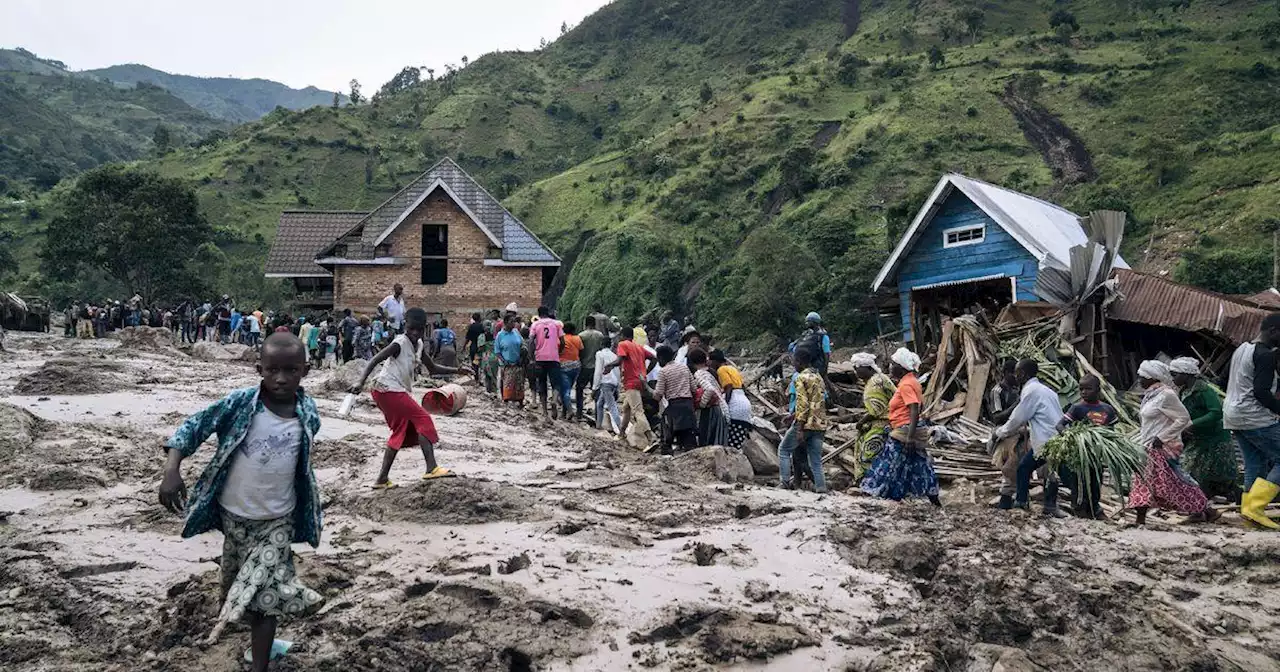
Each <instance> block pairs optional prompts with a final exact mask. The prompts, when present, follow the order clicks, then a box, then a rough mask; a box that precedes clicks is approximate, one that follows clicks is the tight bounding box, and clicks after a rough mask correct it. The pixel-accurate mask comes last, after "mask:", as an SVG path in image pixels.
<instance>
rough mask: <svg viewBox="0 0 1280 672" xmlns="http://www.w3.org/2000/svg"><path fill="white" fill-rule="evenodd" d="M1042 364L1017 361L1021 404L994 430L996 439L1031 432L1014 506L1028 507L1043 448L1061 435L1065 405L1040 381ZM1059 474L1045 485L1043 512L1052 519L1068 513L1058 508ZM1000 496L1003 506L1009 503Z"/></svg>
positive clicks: (1047, 480) (1004, 507) (1051, 477)
mask: <svg viewBox="0 0 1280 672" xmlns="http://www.w3.org/2000/svg"><path fill="white" fill-rule="evenodd" d="M1039 373H1040V365H1039V364H1036V362H1035V361H1034V360H1030V359H1024V360H1022V361H1021V362H1018V368H1017V378H1018V382H1020V383H1022V394H1021V396H1020V397H1019V399H1018V405H1017V406H1016V407H1015V408H1014V409H1013V414H1012V415H1011V416H1009V420H1008V421H1007V422H1005V423H1004V425H1002V426H1001V427H1000V428H999V429H997V430H996V431H995V434H994V438H995V439H996V440H1001V439H1004V438H1006V437H1009V436H1013V434H1014V433H1016V432H1018V431H1019V430H1021V429H1022V428H1023V427H1026V428H1028V429H1029V430H1030V432H1031V441H1030V443H1031V450H1030V451H1028V452H1027V454H1026V455H1025V456H1023V458H1022V461H1021V462H1019V463H1018V477H1017V490H1016V495H1015V497H1014V501H1013V502H1012V506H1013V507H1017V508H1020V509H1029V508H1030V505H1029V504H1028V503H1027V499H1028V496H1029V493H1030V490H1031V474H1032V473H1033V472H1035V470H1036V469H1039V468H1040V467H1043V466H1044V465H1045V463H1046V462H1045V460H1043V459H1041V458H1040V449H1041V448H1042V447H1044V444H1045V443H1047V442H1048V441H1049V439H1052V438H1053V437H1055V436H1057V435H1058V423H1059V422H1060V421H1061V420H1062V406H1061V405H1060V403H1059V401H1058V393H1057V392H1054V391H1053V390H1051V389H1049V387H1048V386H1046V385H1045V384H1044V383H1042V382H1040V380H1039V379H1038V378H1036V376H1037V375H1039ZM1058 485H1059V483H1058V477H1057V474H1053V473H1050V474H1049V475H1048V477H1047V478H1046V479H1045V486H1044V515H1046V516H1049V517H1052V518H1065V517H1066V515H1067V514H1065V513H1063V512H1062V510H1061V509H1059V508H1058ZM1007 497H1008V496H1007V495H1004V496H1002V497H1001V502H1000V508H1003V509H1007V508H1010V505H1009V503H1008V502H1007V501H1005V500H1006V498H1007Z"/></svg>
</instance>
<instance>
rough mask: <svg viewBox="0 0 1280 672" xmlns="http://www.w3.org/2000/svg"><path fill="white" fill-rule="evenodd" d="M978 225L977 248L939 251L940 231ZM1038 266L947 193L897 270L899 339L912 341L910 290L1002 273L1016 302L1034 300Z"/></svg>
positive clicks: (959, 197)
mask: <svg viewBox="0 0 1280 672" xmlns="http://www.w3.org/2000/svg"><path fill="white" fill-rule="evenodd" d="M978 224H985V225H986V227H987V233H986V239H985V240H983V241H982V242H981V243H977V244H975V245H961V246H959V247H949V248H946V247H943V246H942V241H943V236H942V232H943V231H945V230H947V229H951V228H955V227H961V226H976V225H978ZM1038 267H1039V264H1038V263H1037V262H1036V258H1035V256H1034V255H1032V254H1031V253H1030V252H1028V251H1027V248H1025V247H1023V246H1022V244H1021V243H1019V242H1018V241H1016V240H1014V239H1013V236H1010V235H1009V233H1008V232H1007V231H1005V230H1004V229H1003V228H1002V227H1001V226H1000V225H999V224H996V222H995V220H993V219H991V217H989V216H988V215H987V214H986V213H985V212H983V211H982V209H981V208H979V207H978V206H977V205H975V204H974V203H973V201H970V200H969V197H967V196H965V195H964V194H963V193H961V192H960V191H958V190H957V191H953V192H951V195H950V196H948V197H947V200H946V201H945V202H943V204H942V207H941V208H940V209H939V210H938V214H937V215H935V216H934V218H933V221H932V222H930V223H929V225H928V226H927V227H925V230H924V233H923V234H922V235H921V236H920V237H919V238H918V239H917V240H916V243H915V245H914V246H912V248H911V249H910V250H909V251H908V252H907V256H906V259H905V260H904V261H903V262H902V264H901V265H900V266H899V267H898V302H899V306H900V310H901V313H902V328H903V330H904V331H903V333H904V334H905V339H906V340H911V338H912V334H911V288H912V287H920V286H922V285H932V284H934V283H938V282H949V281H953V280H965V279H968V278H981V277H984V276H988V275H997V274H1003V275H1006V276H1009V277H1014V278H1017V282H1018V300H1019V301H1037V300H1039V299H1038V298H1037V297H1036V294H1035V291H1034V289H1035V284H1036V271H1037V269H1038Z"/></svg>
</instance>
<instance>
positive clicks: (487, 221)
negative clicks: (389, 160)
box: [320, 158, 560, 263]
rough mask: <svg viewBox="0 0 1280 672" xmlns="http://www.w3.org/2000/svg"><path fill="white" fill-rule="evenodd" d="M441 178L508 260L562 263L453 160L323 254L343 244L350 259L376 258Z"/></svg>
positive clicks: (434, 169)
mask: <svg viewBox="0 0 1280 672" xmlns="http://www.w3.org/2000/svg"><path fill="white" fill-rule="evenodd" d="M437 180H439V181H440V182H441V183H443V184H444V185H445V186H447V187H448V188H449V190H450V191H452V192H453V194H454V195H455V196H456V197H457V199H458V200H459V201H461V205H463V206H464V207H465V209H467V210H469V211H470V212H471V214H472V215H474V216H475V217H476V219H478V220H479V222H478V223H479V225H480V226H481V228H483V229H485V230H486V231H487V232H488V233H489V235H490V236H491V237H493V238H495V239H497V241H498V245H499V246H500V247H502V259H503V260H504V261H524V262H547V263H558V262H559V261H560V258H559V257H557V256H556V254H555V253H554V252H552V251H551V249H550V248H548V247H547V246H546V245H544V244H543V243H542V241H540V240H538V238H537V237H536V236H534V235H533V233H531V232H530V231H529V229H528V228H527V227H526V226H525V225H524V223H522V222H521V221H520V220H518V219H516V218H515V217H514V216H513V215H512V214H511V213H510V212H508V211H507V209H506V208H504V207H502V204H501V203H499V202H498V200H497V199H496V198H494V197H493V196H492V195H490V194H489V192H488V191H485V189H484V187H481V186H480V184H479V183H477V182H476V181H475V180H474V179H472V177H471V176H470V175H468V174H467V172H466V171H464V170H463V169H462V168H461V167H459V166H458V164H456V163H454V161H453V159H450V158H444V159H441V160H440V162H439V163H436V164H435V165H434V166H432V167H431V168H430V169H428V170H427V172H425V173H423V174H422V175H420V176H418V178H417V179H415V180H414V181H413V182H410V183H409V185H408V186H407V187H405V188H404V189H401V190H400V191H399V192H397V193H396V194H395V195H394V196H392V197H391V198H389V199H387V200H386V201H385V202H384V203H383V204H382V205H379V206H378V207H377V209H375V210H374V211H373V212H371V213H369V214H368V216H366V217H364V218H363V219H362V220H361V221H360V222H359V223H358V224H356V225H354V226H352V227H349V228H348V229H347V230H345V235H341V234H343V233H344V232H342V231H340V232H338V234H335V235H334V237H333V238H331V239H330V242H331V244H330V245H328V246H326V247H325V248H324V249H323V250H320V251H321V252H324V253H325V254H330V253H332V249H331V248H333V247H334V246H335V245H337V244H339V243H342V244H345V245H346V250H345V254H343V255H341V256H344V257H346V258H348V259H372V258H373V257H374V256H375V249H374V248H375V244H376V243H375V241H377V240H378V238H380V237H382V235H383V234H385V233H387V231H388V230H389V229H390V228H391V227H393V226H394V225H395V224H396V222H397V221H399V220H400V218H401V215H404V214H405V213H406V211H407V210H408V209H409V208H411V207H413V205H414V204H415V203H417V202H418V201H419V199H421V198H422V197H423V196H424V195H425V192H426V191H427V190H428V189H430V188H431V187H432V185H434V184H435V183H436V181H437ZM508 237H510V238H508ZM338 238H341V239H340V240H339V239H338Z"/></svg>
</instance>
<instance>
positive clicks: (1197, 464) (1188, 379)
mask: <svg viewBox="0 0 1280 672" xmlns="http://www.w3.org/2000/svg"><path fill="white" fill-rule="evenodd" d="M1169 373H1170V375H1171V376H1172V377H1173V384H1174V386H1175V387H1177V388H1178V396H1179V397H1180V398H1181V400H1182V405H1183V406H1185V407H1186V409H1187V414H1188V415H1190V416H1191V426H1190V427H1189V428H1188V429H1187V430H1186V431H1185V432H1183V439H1184V440H1185V443H1186V449H1184V450H1183V451H1182V466H1183V468H1185V469H1186V470H1187V473H1188V474H1191V477H1192V478H1194V479H1196V482H1197V483H1199V484H1200V489H1201V490H1203V491H1204V494H1205V496H1206V497H1210V498H1212V497H1215V496H1218V495H1221V496H1223V497H1226V498H1227V499H1228V500H1229V501H1234V502H1239V501H1240V485H1239V481H1240V473H1239V471H1238V470H1237V469H1236V449H1235V443H1234V442H1232V440H1231V433H1230V432H1228V431H1227V430H1225V429H1223V427H1222V399H1220V398H1218V393H1217V392H1215V391H1213V389H1212V388H1210V387H1209V383H1207V382H1205V380H1204V379H1203V378H1201V377H1200V361H1199V360H1197V359H1194V358H1192V357H1179V358H1177V359H1175V360H1173V361H1172V362H1169Z"/></svg>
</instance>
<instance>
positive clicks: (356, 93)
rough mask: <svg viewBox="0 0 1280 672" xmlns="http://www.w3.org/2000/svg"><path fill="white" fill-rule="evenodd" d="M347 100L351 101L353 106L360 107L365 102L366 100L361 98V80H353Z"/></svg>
mask: <svg viewBox="0 0 1280 672" xmlns="http://www.w3.org/2000/svg"><path fill="white" fill-rule="evenodd" d="M347 100H350V101H351V104H352V105H359V104H360V103H362V102H364V98H362V97H361V96H360V80H358V79H353V80H351V93H348V94H347Z"/></svg>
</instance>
